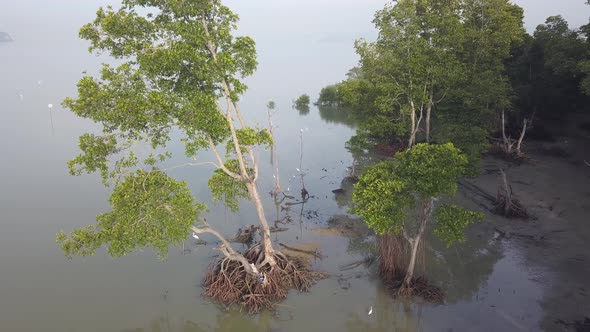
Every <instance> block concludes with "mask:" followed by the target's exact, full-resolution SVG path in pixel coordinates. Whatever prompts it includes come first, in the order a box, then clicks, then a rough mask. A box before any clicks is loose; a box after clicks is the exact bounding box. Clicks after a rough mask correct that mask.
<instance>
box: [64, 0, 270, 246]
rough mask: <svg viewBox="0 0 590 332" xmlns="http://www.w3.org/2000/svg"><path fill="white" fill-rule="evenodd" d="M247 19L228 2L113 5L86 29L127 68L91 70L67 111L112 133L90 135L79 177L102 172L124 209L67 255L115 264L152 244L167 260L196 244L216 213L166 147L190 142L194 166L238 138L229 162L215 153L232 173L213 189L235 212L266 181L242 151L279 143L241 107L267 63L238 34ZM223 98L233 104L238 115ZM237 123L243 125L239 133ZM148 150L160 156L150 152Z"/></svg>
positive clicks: (85, 34)
mask: <svg viewBox="0 0 590 332" xmlns="http://www.w3.org/2000/svg"><path fill="white" fill-rule="evenodd" d="M237 22H238V16H237V15H236V14H234V13H232V12H231V11H230V9H229V8H227V7H226V6H224V5H222V4H221V1H220V0H122V2H121V7H120V9H118V10H114V9H113V8H112V7H106V8H102V7H101V8H100V9H99V10H98V11H97V13H96V19H95V20H94V21H93V22H91V23H89V24H86V25H84V26H83V27H82V28H81V30H80V37H81V38H82V39H85V40H88V41H89V42H90V48H89V51H91V52H96V53H106V54H108V55H110V56H111V57H112V58H114V59H116V60H117V61H116V63H119V64H118V65H116V66H114V65H109V64H103V67H102V69H101V70H100V73H99V75H98V76H97V77H94V76H91V75H89V74H87V73H85V74H84V76H83V77H82V79H81V80H80V81H79V83H78V96H77V97H76V98H67V99H65V100H64V102H63V105H64V107H66V108H69V109H71V110H72V111H73V112H74V113H75V114H77V115H78V116H80V117H83V118H87V119H90V120H92V121H94V122H97V123H99V124H101V125H102V128H103V130H102V133H101V134H84V135H82V136H81V137H80V149H81V153H80V155H78V156H77V157H75V158H74V159H73V160H71V161H70V162H69V163H68V165H69V168H70V172H71V173H72V174H73V175H80V174H82V173H94V172H99V173H100V175H101V177H102V179H103V182H104V183H105V185H110V184H112V183H113V182H114V185H115V187H114V191H113V194H112V196H111V199H110V202H111V208H112V211H111V212H109V213H105V214H102V215H100V216H99V217H98V218H97V221H98V223H97V225H95V226H89V227H86V228H82V229H78V230H75V231H73V232H72V233H71V234H66V233H60V235H59V236H58V239H57V240H58V242H60V243H61V244H62V248H63V249H64V251H65V252H66V254H67V255H74V254H82V255H87V254H92V253H94V251H95V250H96V249H97V248H98V247H100V246H101V245H103V244H104V245H109V249H108V250H109V253H110V254H112V255H114V256H120V255H124V254H126V253H128V252H130V251H131V250H132V249H134V248H140V247H150V248H154V249H156V250H157V251H158V252H159V253H160V254H164V253H166V251H167V247H168V245H171V244H176V243H179V241H181V240H182V239H184V238H186V236H188V232H189V227H190V226H191V225H192V224H193V223H195V222H196V221H197V220H198V214H199V213H200V212H202V211H204V209H205V208H204V206H203V205H202V204H201V203H198V202H196V201H195V200H194V198H193V196H192V195H191V193H190V191H189V190H188V188H187V186H186V184H185V183H183V182H178V181H176V180H174V179H172V178H171V177H169V176H168V175H167V172H166V170H164V169H160V168H158V162H162V161H164V160H166V159H168V158H171V157H172V154H171V153H170V152H168V151H167V150H166V146H167V144H168V143H169V142H170V141H171V140H172V138H177V137H178V136H180V141H181V142H182V143H183V144H184V146H185V152H186V156H187V157H190V158H196V157H197V152H198V151H199V150H201V149H208V148H215V147H216V146H220V145H221V146H223V145H224V143H226V142H228V141H229V142H233V143H234V144H225V145H226V146H227V149H226V150H227V156H226V157H227V159H228V160H229V161H228V162H223V160H222V158H221V156H220V155H219V153H218V152H217V150H215V153H216V155H217V157H218V158H217V159H218V162H217V163H216V166H217V167H219V168H220V169H221V170H222V171H223V172H222V171H219V172H216V173H215V174H214V176H213V178H212V179H211V181H210V185H211V187H212V189H214V190H213V196H214V198H215V199H222V198H225V199H226V204H228V205H229V206H230V207H231V208H232V209H235V208H237V199H238V198H239V197H246V194H245V191H244V182H245V181H251V180H252V179H255V178H256V176H257V167H253V166H252V165H248V164H247V161H245V158H242V155H241V153H242V152H243V151H236V146H240V149H241V150H248V149H251V148H252V147H254V146H256V145H266V146H268V145H271V144H272V138H271V137H270V135H269V133H268V132H267V131H266V130H265V129H262V130H260V129H254V128H250V127H247V126H246V125H245V124H244V121H243V119H242V118H241V116H240V115H239V113H238V112H237V105H236V104H235V102H236V101H237V100H238V98H239V96H240V95H241V94H242V93H244V91H246V88H247V87H246V85H245V84H244V83H243V82H242V81H241V80H242V79H243V78H244V77H246V76H249V75H251V74H252V73H253V72H254V71H255V69H256V67H257V60H256V50H255V43H254V40H252V39H251V38H250V37H241V36H238V37H236V36H234V32H235V30H236V27H237ZM220 97H227V105H226V106H227V109H228V110H227V111H223V110H222V109H221V106H220V105H219V104H218V100H219V98H220ZM232 109H233V110H234V112H230V110H232ZM232 114H233V115H232ZM235 115H237V118H238V119H237V120H239V122H240V124H241V126H240V127H239V128H235V130H233V132H234V136H236V137H232V128H233V126H234V124H233V123H234V121H235V120H236V119H235V118H234V116H235ZM173 130H174V132H175V134H174V135H171V133H172V131H173ZM177 133H178V134H177ZM137 146H142V147H150V148H151V149H152V152H151V153H149V154H148V156H147V157H143V156H140V155H138V154H136V152H135V147H137ZM233 157H237V158H233ZM237 160H240V162H237ZM243 163H246V164H245V165H243ZM252 163H254V161H253V160H252Z"/></svg>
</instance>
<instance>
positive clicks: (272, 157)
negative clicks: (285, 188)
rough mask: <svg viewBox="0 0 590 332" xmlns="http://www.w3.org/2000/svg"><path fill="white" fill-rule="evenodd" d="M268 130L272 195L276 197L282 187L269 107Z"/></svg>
mask: <svg viewBox="0 0 590 332" xmlns="http://www.w3.org/2000/svg"><path fill="white" fill-rule="evenodd" d="M268 130H269V133H270V137H271V138H272V142H273V144H272V146H271V147H270V165H271V166H272V171H273V177H274V183H275V188H274V191H273V195H274V197H275V199H276V198H277V196H278V195H279V193H280V192H281V191H282V189H281V180H280V178H279V161H278V160H277V148H276V142H275V135H274V126H273V123H272V114H271V112H270V109H269V110H268Z"/></svg>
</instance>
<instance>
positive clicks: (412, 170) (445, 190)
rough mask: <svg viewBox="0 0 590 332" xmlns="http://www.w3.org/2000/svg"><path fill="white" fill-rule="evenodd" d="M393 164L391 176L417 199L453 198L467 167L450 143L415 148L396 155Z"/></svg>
mask: <svg viewBox="0 0 590 332" xmlns="http://www.w3.org/2000/svg"><path fill="white" fill-rule="evenodd" d="M394 160H396V161H397V165H396V169H395V175H396V176H398V177H400V178H402V179H403V180H404V182H406V183H407V185H408V189H409V190H411V191H412V192H413V194H412V195H414V196H417V197H419V198H421V199H428V198H431V197H439V196H441V195H452V194H454V193H455V192H456V191H457V180H458V179H459V177H461V176H462V175H464V174H465V166H466V165H467V158H465V156H464V155H463V154H461V152H460V151H459V150H458V149H457V148H455V146H454V145H453V144H452V143H447V144H443V145H429V144H417V145H416V146H414V147H412V148H411V149H408V150H406V151H403V152H400V153H398V154H396V155H395V157H394Z"/></svg>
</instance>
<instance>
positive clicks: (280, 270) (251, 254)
mask: <svg viewBox="0 0 590 332" xmlns="http://www.w3.org/2000/svg"><path fill="white" fill-rule="evenodd" d="M243 255H244V257H245V258H246V259H247V260H248V262H250V263H253V264H255V263H256V262H260V261H263V260H264V250H262V249H261V247H260V246H254V247H252V248H250V249H248V250H246V252H244V254H243ZM274 258H275V260H276V262H277V265H276V266H275V267H274V268H271V267H270V266H269V265H264V266H262V267H260V268H258V270H259V271H258V272H259V274H258V275H252V274H250V273H248V272H247V271H246V269H245V268H244V266H242V264H241V263H240V262H239V261H237V260H232V259H229V258H226V257H224V258H220V259H218V260H216V261H215V262H213V263H212V264H211V265H210V266H209V269H208V271H207V273H206V275H205V278H204V281H203V287H204V295H205V296H207V297H210V298H211V299H212V300H213V301H215V302H217V303H219V304H222V305H224V306H232V305H238V306H240V308H241V309H243V310H246V311H247V312H248V313H250V314H256V313H259V312H260V311H261V310H263V309H267V310H271V311H272V310H274V309H275V305H276V304H277V302H279V301H281V300H284V299H285V298H286V297H287V294H288V293H289V290H290V289H296V290H298V291H300V292H308V291H309V290H310V289H311V287H312V285H313V284H314V283H315V282H316V281H318V280H320V279H323V278H326V277H327V274H325V273H322V272H315V271H311V270H310V268H309V266H308V265H307V264H306V263H305V261H304V260H302V259H301V258H298V257H294V256H290V255H286V254H283V253H281V252H278V251H277V252H276V254H275V257H274Z"/></svg>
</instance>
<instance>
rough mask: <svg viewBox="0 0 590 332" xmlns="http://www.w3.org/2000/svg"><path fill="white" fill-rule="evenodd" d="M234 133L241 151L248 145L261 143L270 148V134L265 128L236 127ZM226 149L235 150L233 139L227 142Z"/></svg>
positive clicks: (271, 142) (271, 143)
mask: <svg viewBox="0 0 590 332" xmlns="http://www.w3.org/2000/svg"><path fill="white" fill-rule="evenodd" d="M236 135H237V137H238V142H240V146H241V147H242V151H246V149H247V148H248V147H252V146H256V145H261V146H264V147H266V148H270V147H271V146H272V145H273V140H272V136H271V135H270V133H269V132H268V130H266V129H254V128H250V127H248V128H243V129H237V130H236ZM226 151H227V152H228V153H230V152H233V151H235V146H234V143H233V141H228V142H227V144H226ZM238 173H239V171H238Z"/></svg>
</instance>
